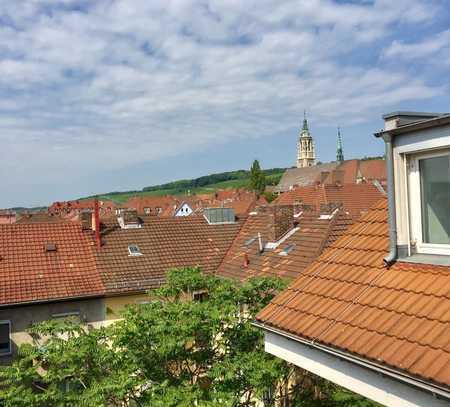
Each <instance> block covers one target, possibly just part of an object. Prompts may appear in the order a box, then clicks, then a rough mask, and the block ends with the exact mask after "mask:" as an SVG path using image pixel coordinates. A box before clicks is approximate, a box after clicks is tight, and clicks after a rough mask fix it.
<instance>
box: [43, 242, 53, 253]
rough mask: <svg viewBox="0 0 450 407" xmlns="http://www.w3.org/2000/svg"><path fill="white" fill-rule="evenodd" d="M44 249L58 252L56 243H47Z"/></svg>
mask: <svg viewBox="0 0 450 407" xmlns="http://www.w3.org/2000/svg"><path fill="white" fill-rule="evenodd" d="M44 249H45V251H46V252H56V244H55V243H46V244H45V245H44Z"/></svg>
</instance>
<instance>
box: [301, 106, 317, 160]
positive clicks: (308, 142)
mask: <svg viewBox="0 0 450 407" xmlns="http://www.w3.org/2000/svg"><path fill="white" fill-rule="evenodd" d="M312 165H316V153H315V149H314V140H313V138H312V136H311V133H310V132H309V127H308V120H306V111H304V112H303V127H302V130H301V131H300V135H299V138H298V143H297V167H298V168H302V167H311V166H312Z"/></svg>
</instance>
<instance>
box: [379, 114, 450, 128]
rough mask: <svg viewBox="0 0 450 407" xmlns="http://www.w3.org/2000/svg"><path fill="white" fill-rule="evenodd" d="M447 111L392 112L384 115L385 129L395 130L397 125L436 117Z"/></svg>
mask: <svg viewBox="0 0 450 407" xmlns="http://www.w3.org/2000/svg"><path fill="white" fill-rule="evenodd" d="M444 114H445V113H427V112H392V113H388V114H385V115H383V119H384V130H385V131H388V130H393V129H396V128H397V127H401V126H405V125H407V124H412V123H416V122H420V121H423V120H429V119H434V118H435V117H439V116H442V115H444Z"/></svg>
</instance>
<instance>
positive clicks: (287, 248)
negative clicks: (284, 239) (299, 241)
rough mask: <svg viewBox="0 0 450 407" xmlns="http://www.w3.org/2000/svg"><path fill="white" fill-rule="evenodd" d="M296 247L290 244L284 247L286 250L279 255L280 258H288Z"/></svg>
mask: <svg viewBox="0 0 450 407" xmlns="http://www.w3.org/2000/svg"><path fill="white" fill-rule="evenodd" d="M294 247H295V244H294V243H289V244H288V245H286V246H285V247H284V249H283V250H282V251H281V252H280V253H278V254H279V255H280V256H287V255H288V254H289V253H290V252H291V251H292V250H293V249H294Z"/></svg>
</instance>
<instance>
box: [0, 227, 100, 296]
mask: <svg viewBox="0 0 450 407" xmlns="http://www.w3.org/2000/svg"><path fill="white" fill-rule="evenodd" d="M48 243H52V244H54V245H55V246H56V250H54V251H46V250H45V245H46V244H48ZM102 294H104V286H103V283H102V281H101V278H100V274H99V273H98V272H97V270H96V265H95V258H94V254H93V248H92V239H91V237H90V235H89V234H86V233H84V232H83V231H82V230H81V227H80V225H78V224H74V223H70V222H58V223H31V224H17V223H16V224H13V225H0V304H2V305H5V304H16V303H23V302H31V301H49V300H56V299H70V298H75V297H89V296H98V295H102Z"/></svg>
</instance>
